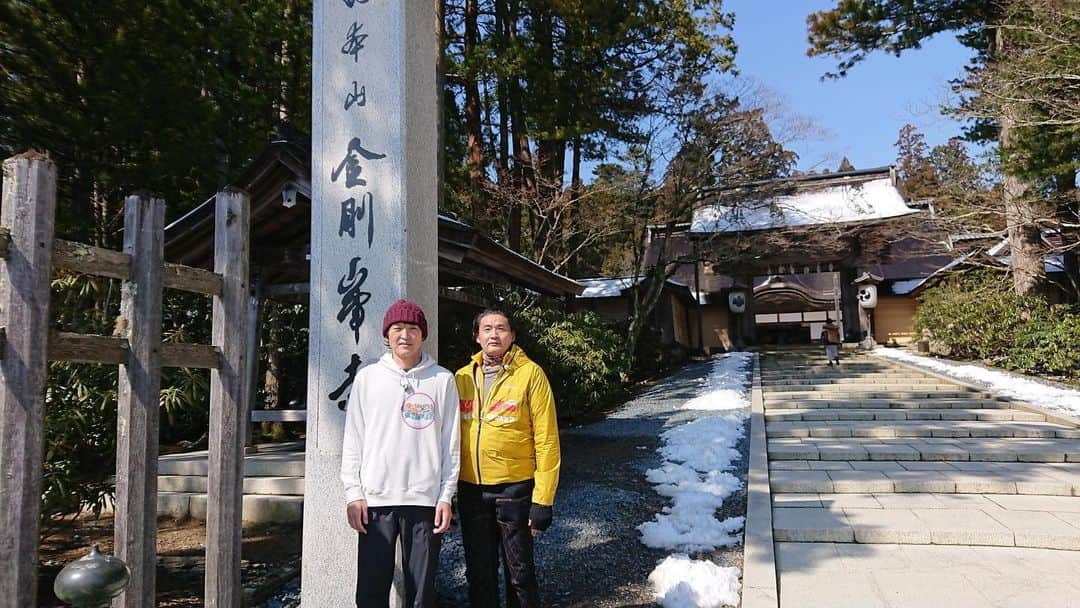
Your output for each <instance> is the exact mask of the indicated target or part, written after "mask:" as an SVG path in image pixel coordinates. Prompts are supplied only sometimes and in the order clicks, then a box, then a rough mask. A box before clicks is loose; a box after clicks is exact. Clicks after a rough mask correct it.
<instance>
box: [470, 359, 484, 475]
mask: <svg viewBox="0 0 1080 608" xmlns="http://www.w3.org/2000/svg"><path fill="white" fill-rule="evenodd" d="M472 382H473V390H474V394H475V395H476V403H477V408H476V485H482V483H483V480H482V479H481V478H480V430H481V429H483V428H484V416H483V414H484V402H483V399H482V394H483V393H481V392H480V387H479V386H478V385H477V384H476V366H475V365H474V366H473V373H472Z"/></svg>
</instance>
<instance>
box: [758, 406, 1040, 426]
mask: <svg viewBox="0 0 1080 608" xmlns="http://www.w3.org/2000/svg"><path fill="white" fill-rule="evenodd" d="M809 420H818V421H819V420H983V421H998V422H1040V421H1044V420H1046V416H1044V415H1042V414H1037V413H1035V412H1028V411H1024V410H1016V409H991V408H917V409H916V408H889V409H884V408H805V409H794V408H790V409H788V408H779V409H775V408H770V409H769V410H768V411H766V412H765V421H766V422H768V423H769V424H770V425H771V424H772V423H774V422H798V421H809Z"/></svg>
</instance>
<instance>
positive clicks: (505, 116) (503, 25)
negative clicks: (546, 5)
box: [495, 0, 513, 180]
mask: <svg viewBox="0 0 1080 608" xmlns="http://www.w3.org/2000/svg"><path fill="white" fill-rule="evenodd" d="M507 12H508V11H507V6H506V2H505V1H504V0H496V1H495V31H496V32H499V33H500V35H498V36H496V38H495V39H496V41H497V44H498V46H497V47H496V51H495V52H496V53H498V54H499V55H500V56H502V55H503V54H504V53H505V52H506V41H507V36H506V32H507V29H508V28H509V27H513V26H512V25H511V24H509V23H508V18H507ZM496 96H497V97H498V106H499V141H498V146H499V158H498V163H499V179H500V180H502V179H503V178H509V176H510V99H509V97H510V88H509V85H508V84H507V77H506V75H505V74H502V75H500V76H499V80H498V84H497V89H496Z"/></svg>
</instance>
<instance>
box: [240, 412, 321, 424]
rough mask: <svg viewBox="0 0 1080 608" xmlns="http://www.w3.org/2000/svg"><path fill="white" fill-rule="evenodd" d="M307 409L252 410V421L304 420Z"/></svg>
mask: <svg viewBox="0 0 1080 608" xmlns="http://www.w3.org/2000/svg"><path fill="white" fill-rule="evenodd" d="M305 420H307V410H251V421H252V422H303V421H305Z"/></svg>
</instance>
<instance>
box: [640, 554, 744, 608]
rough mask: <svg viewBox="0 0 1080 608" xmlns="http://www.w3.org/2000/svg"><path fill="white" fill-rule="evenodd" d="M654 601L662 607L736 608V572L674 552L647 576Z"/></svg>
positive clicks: (737, 575)
mask: <svg viewBox="0 0 1080 608" xmlns="http://www.w3.org/2000/svg"><path fill="white" fill-rule="evenodd" d="M649 582H650V583H652V585H653V589H655V590H656V602H657V603H658V604H660V605H662V606H663V607H664V608H720V607H721V606H738V605H739V569H738V568H734V567H727V568H722V567H720V566H717V565H716V564H714V563H712V562H708V561H702V560H692V559H690V558H689V557H688V556H687V555H685V554H682V553H676V554H674V555H672V556H670V557H668V558H666V559H664V561H662V562H660V565H659V566H657V567H656V569H655V570H653V571H652V574H650V575H649Z"/></svg>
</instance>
